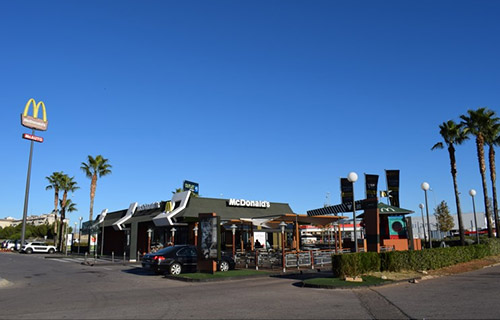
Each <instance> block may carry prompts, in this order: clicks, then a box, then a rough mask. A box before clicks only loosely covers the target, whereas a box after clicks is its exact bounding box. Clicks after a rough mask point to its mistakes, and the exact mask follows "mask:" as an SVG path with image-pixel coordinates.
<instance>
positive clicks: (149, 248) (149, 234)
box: [147, 228, 153, 253]
mask: <svg viewBox="0 0 500 320" xmlns="http://www.w3.org/2000/svg"><path fill="white" fill-rule="evenodd" d="M147 232H148V253H150V252H151V234H152V233H153V229H151V228H149V229H148V231H147Z"/></svg>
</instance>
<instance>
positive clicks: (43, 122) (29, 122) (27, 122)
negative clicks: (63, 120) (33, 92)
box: [21, 98, 49, 131]
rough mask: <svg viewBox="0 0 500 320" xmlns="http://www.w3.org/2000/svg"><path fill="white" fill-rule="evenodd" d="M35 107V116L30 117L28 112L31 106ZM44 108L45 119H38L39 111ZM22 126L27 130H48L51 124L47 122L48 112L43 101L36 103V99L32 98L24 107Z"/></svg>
mask: <svg viewBox="0 0 500 320" xmlns="http://www.w3.org/2000/svg"><path fill="white" fill-rule="evenodd" d="M31 105H33V116H29V115H28V111H29V109H30V106H31ZM40 107H42V113H43V118H42V119H39V118H38V111H39V110H40ZM21 124H22V125H23V126H25V127H27V128H31V129H35V130H42V131H45V130H47V126H48V124H49V122H48V121H47V110H46V109H45V103H43V101H39V102H38V103H36V101H35V99H33V98H31V99H29V100H28V102H27V103H26V106H25V107H24V112H23V113H22V114H21Z"/></svg>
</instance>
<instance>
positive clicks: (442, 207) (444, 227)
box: [434, 201, 455, 232]
mask: <svg viewBox="0 0 500 320" xmlns="http://www.w3.org/2000/svg"><path fill="white" fill-rule="evenodd" d="M434 216H435V217H436V222H437V223H438V225H439V230H440V231H443V232H448V231H450V230H451V229H453V227H454V226H455V223H454V222H453V217H452V216H451V214H450V209H449V208H448V204H447V203H446V201H441V203H440V204H438V206H437V207H436V208H435V209H434Z"/></svg>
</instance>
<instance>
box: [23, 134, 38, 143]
mask: <svg viewBox="0 0 500 320" xmlns="http://www.w3.org/2000/svg"><path fill="white" fill-rule="evenodd" d="M23 139H26V140H33V141H36V142H43V138H42V137H37V136H35V135H32V134H29V133H23Z"/></svg>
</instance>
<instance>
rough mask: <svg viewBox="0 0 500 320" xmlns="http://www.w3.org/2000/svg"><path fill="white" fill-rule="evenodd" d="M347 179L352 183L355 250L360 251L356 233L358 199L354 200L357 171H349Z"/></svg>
mask: <svg viewBox="0 0 500 320" xmlns="http://www.w3.org/2000/svg"><path fill="white" fill-rule="evenodd" d="M347 180H349V182H351V183H352V219H353V221H354V250H355V251H354V252H358V235H357V233H356V201H355V200H354V199H355V198H354V182H356V181H357V180H358V174H357V173H356V172H349V174H348V175H347Z"/></svg>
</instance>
